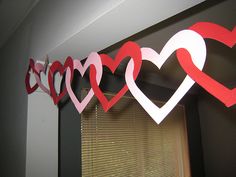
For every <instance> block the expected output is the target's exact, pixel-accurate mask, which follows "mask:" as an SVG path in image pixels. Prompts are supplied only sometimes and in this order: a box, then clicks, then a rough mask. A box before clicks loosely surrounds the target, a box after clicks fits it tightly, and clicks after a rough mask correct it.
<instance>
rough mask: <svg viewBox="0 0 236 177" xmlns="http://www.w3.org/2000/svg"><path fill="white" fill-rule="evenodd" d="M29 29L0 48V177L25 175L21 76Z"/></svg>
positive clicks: (24, 108) (24, 103)
mask: <svg viewBox="0 0 236 177" xmlns="http://www.w3.org/2000/svg"><path fill="white" fill-rule="evenodd" d="M29 30H30V29H29V27H28V26H26V27H25V28H23V29H20V30H18V31H17V32H16V35H14V36H15V37H12V38H11V39H10V40H9V41H8V42H7V44H6V45H5V46H4V47H3V48H2V49H1V56H0V58H1V59H0V61H1V64H0V83H1V87H0V93H1V102H0V109H1V110H0V143H1V145H0V176H1V177H16V176H17V177H24V176H25V159H26V157H25V155H26V149H25V148H26V126H27V93H26V90H25V85H24V77H25V73H26V70H27V65H28V47H29V45H28V43H29V42H28V35H29V32H30V31H29Z"/></svg>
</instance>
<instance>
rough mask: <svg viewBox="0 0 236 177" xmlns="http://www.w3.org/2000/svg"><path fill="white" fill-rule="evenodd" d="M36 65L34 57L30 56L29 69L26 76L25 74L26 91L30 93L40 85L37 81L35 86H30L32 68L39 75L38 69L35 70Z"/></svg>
mask: <svg viewBox="0 0 236 177" xmlns="http://www.w3.org/2000/svg"><path fill="white" fill-rule="evenodd" d="M34 67H35V66H34V60H33V59H32V58H30V60H29V66H28V70H27V73H26V76H25V87H26V91H27V93H28V94H31V93H33V92H34V91H35V90H37V88H38V86H39V85H38V84H37V82H36V83H35V84H34V86H32V87H31V86H30V76H31V74H30V70H32V71H33V73H34V74H35V75H38V76H39V74H38V73H37V71H36V70H35V68H34Z"/></svg>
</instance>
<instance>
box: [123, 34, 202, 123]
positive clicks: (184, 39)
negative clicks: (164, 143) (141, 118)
mask: <svg viewBox="0 0 236 177" xmlns="http://www.w3.org/2000/svg"><path fill="white" fill-rule="evenodd" d="M180 48H184V49H186V50H187V51H188V52H189V53H190V54H191V57H192V58H193V61H194V64H195V65H196V66H197V67H198V68H199V69H202V68H203V66H204V63H205V59H206V46H205V42H204V40H203V38H202V37H201V36H200V35H199V34H198V33H196V32H194V31H191V30H183V31H180V32H178V33H177V34H175V35H174V36H173V37H172V38H171V39H170V40H169V41H168V42H167V43H166V45H165V46H164V48H163V49H162V51H161V53H160V54H158V53H156V52H155V51H154V50H153V49H151V48H141V51H142V60H147V61H150V62H152V63H153V64H154V65H156V66H157V67H158V68H159V69H160V68H161V66H162V65H163V64H164V62H165V61H166V60H167V59H168V57H169V56H170V55H171V54H172V53H173V52H174V51H175V50H177V49H180ZM183 60H184V59H183ZM133 70H134V63H133V60H130V62H129V63H128V65H127V68H126V72H125V80H126V83H127V86H128V88H129V90H130V92H131V94H132V95H133V96H134V97H135V99H136V100H137V101H138V102H139V103H140V105H141V106H142V107H143V108H144V109H145V111H146V112H147V113H148V114H149V115H150V116H151V117H152V119H153V120H154V121H155V122H156V123H157V124H159V123H160V122H161V121H162V120H163V119H164V118H165V117H166V116H167V115H168V114H169V112H170V111H171V110H172V109H173V108H174V107H175V106H176V104H177V103H178V102H179V101H180V100H181V98H182V97H183V96H184V95H185V94H186V93H187V92H188V90H189V89H190V88H191V87H192V85H193V84H194V83H195V82H194V81H193V80H192V79H191V78H190V77H189V76H186V77H185V79H184V80H183V82H182V83H181V84H180V86H179V88H178V89H177V90H176V92H175V93H174V95H172V97H171V98H170V99H169V100H168V101H167V102H166V104H165V105H163V106H162V107H161V108H159V107H158V106H156V105H155V104H154V103H153V102H152V101H151V100H150V99H148V98H147V97H146V96H145V95H144V93H143V92H142V91H141V90H140V89H139V88H138V87H137V85H136V83H135V81H134V78H133V77H132V74H133Z"/></svg>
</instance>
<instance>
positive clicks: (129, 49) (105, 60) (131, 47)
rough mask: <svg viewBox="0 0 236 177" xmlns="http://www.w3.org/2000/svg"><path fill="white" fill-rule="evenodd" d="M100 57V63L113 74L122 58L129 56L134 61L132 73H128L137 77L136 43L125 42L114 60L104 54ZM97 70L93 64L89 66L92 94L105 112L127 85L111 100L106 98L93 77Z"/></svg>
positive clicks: (138, 51)
mask: <svg viewBox="0 0 236 177" xmlns="http://www.w3.org/2000/svg"><path fill="white" fill-rule="evenodd" d="M100 57H101V61H102V65H103V66H106V67H108V68H109V69H110V70H111V71H112V73H113V74H114V72H115V70H116V69H117V67H118V66H119V64H120V62H121V61H122V60H123V59H125V58H126V57H131V58H132V60H133V61H134V72H133V73H132V75H130V77H133V78H134V79H136V78H137V76H138V73H139V71H140V68H141V64H142V59H141V50H140V47H139V46H138V45H137V44H136V43H134V42H131V41H128V42H126V43H125V44H124V45H123V46H122V47H121V48H120V50H119V51H118V53H117V55H116V57H115V59H114V60H113V59H112V58H111V57H109V56H108V55H106V54H101V55H100ZM97 72H99V71H96V68H95V67H94V66H91V69H90V84H91V86H92V89H93V91H94V94H95V95H96V97H97V98H98V100H99V101H100V103H101V104H102V107H103V109H104V111H105V112H107V111H108V110H109V109H110V108H111V107H112V106H113V105H114V104H115V103H116V102H117V101H119V99H120V98H121V97H122V96H123V95H124V94H125V93H126V92H127V90H128V87H127V85H126V84H125V85H124V86H123V88H121V90H120V91H119V92H118V93H117V94H116V95H115V96H114V97H113V98H112V99H111V100H108V99H107V98H106V97H105V95H104V93H103V92H102V91H101V89H100V88H99V84H98V83H97V81H96V79H95V78H96V75H97Z"/></svg>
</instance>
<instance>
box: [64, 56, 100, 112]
mask: <svg viewBox="0 0 236 177" xmlns="http://www.w3.org/2000/svg"><path fill="white" fill-rule="evenodd" d="M73 65H74V70H75V69H76V70H78V71H79V72H80V74H81V76H83V75H84V73H85V71H86V70H87V69H88V68H89V66H90V65H94V67H95V68H96V71H97V75H96V81H97V83H98V84H99V83H100V81H101V79H102V72H103V69H102V62H101V58H100V56H99V55H98V54H97V53H96V52H92V53H91V54H90V55H89V56H88V58H87V60H86V62H85V63H84V66H82V64H81V62H80V61H79V60H74V61H73ZM70 80H71V72H70V68H68V69H67V71H66V89H67V92H68V94H69V96H70V98H71V100H72V102H73V103H74V105H75V107H76V109H77V110H78V111H79V113H81V112H82V111H83V110H84V108H85V107H86V105H87V104H88V103H89V101H90V100H91V99H92V97H93V95H94V92H93V90H92V88H91V89H90V90H89V92H88V94H87V95H86V97H85V98H84V99H83V100H82V101H81V102H79V100H78V99H77V98H76V96H75V94H74V92H73V90H72V88H71V82H70Z"/></svg>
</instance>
